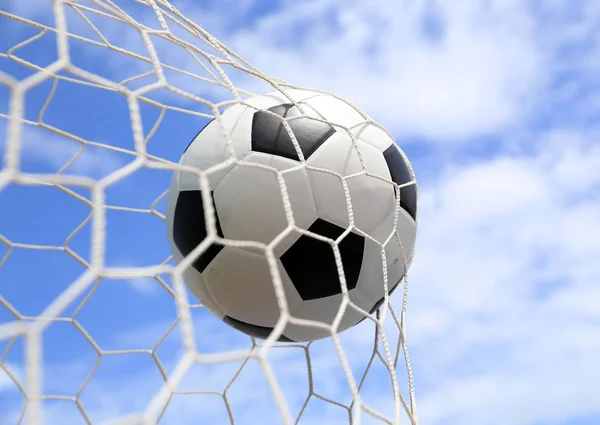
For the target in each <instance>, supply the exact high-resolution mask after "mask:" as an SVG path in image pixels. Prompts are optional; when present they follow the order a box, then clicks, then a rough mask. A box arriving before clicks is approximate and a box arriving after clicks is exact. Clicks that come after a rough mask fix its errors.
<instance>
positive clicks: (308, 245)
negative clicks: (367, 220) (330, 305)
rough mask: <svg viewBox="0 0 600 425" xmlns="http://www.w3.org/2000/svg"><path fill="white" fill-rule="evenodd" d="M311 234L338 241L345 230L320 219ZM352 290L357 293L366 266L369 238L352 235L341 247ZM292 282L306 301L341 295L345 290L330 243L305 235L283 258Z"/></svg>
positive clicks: (344, 266) (310, 229)
mask: <svg viewBox="0 0 600 425" xmlns="http://www.w3.org/2000/svg"><path fill="white" fill-rule="evenodd" d="M308 230H309V231H310V232H313V233H315V234H317V235H321V236H324V237H327V238H330V239H333V240H336V239H337V238H338V237H339V236H340V235H341V234H342V233H344V229H343V228H341V227H339V226H336V225H335V224H332V223H329V222H327V221H325V220H322V219H317V220H316V221H315V222H314V223H313V224H312V225H311V226H310V227H309V228H308ZM338 247H339V250H340V254H341V257H342V265H343V268H344V273H345V277H346V285H347V287H348V290H351V289H354V288H355V287H356V284H357V282H358V276H359V274H360V269H361V266H362V259H363V252H364V249H365V238H364V237H362V236H361V235H357V234H356V233H348V234H347V235H346V236H345V237H344V238H343V239H342V240H341V242H340V243H339V245H338ZM280 260H281V263H282V264H283V267H284V268H285V270H286V272H287V274H288V276H289V278H290V280H291V281H292V283H293V284H294V286H295V287H296V290H297V291H298V294H299V295H300V297H301V298H302V299H303V300H314V299H318V298H324V297H328V296H331V295H336V294H340V293H341V292H342V286H341V284H340V279H339V275H338V271H337V265H336V262H335V256H334V254H333V248H332V247H331V245H329V244H328V243H326V242H323V241H320V240H317V239H315V238H313V237H311V236H306V235H302V236H300V238H298V240H297V241H296V242H295V243H294V244H293V245H292V246H291V247H290V248H289V249H288V250H287V251H286V252H285V253H284V254H283V255H282V256H281V258H280Z"/></svg>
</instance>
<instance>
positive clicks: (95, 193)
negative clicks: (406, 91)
mask: <svg viewBox="0 0 600 425" xmlns="http://www.w3.org/2000/svg"><path fill="white" fill-rule="evenodd" d="M9 4H10V5H12V6H8V8H7V9H5V10H0V28H2V29H1V30H0V34H2V36H1V37H0V39H1V40H2V41H1V42H0V46H1V48H2V50H1V53H0V58H1V59H2V62H0V118H1V120H0V127H2V128H1V129H0V130H2V132H3V133H4V134H5V136H4V137H2V138H0V142H1V143H2V144H0V147H1V149H0V152H1V155H2V156H1V160H2V164H3V165H2V169H1V173H0V205H2V208H0V423H1V424H3V425H4V424H9V423H10V424H12V423H15V424H21V423H29V424H32V425H33V424H36V425H38V424H42V423H50V424H61V425H67V424H81V423H86V424H92V423H119V424H126V423H127V424H134V423H135V424H155V423H173V424H186V423H195V424H197V423H203V424H211V425H213V424H215V425H219V424H228V423H231V424H245V423H249V424H250V423H252V424H256V423H260V424H276V423H284V424H293V423H300V424H324V423H327V424H332V423H352V424H359V423H362V424H371V423H389V424H398V423H412V424H416V423H417V419H416V410H415V401H414V397H413V384H412V375H411V368H410V362H409V357H408V352H407V349H406V344H405V311H406V296H407V283H408V280H407V277H406V275H405V276H404V280H403V284H402V285H399V286H401V287H403V288H404V293H403V294H402V295H400V294H399V293H398V294H397V296H398V298H397V300H398V304H400V306H401V309H400V311H398V312H396V310H395V309H394V307H393V305H392V304H390V303H389V296H388V295H386V298H385V301H384V303H383V304H382V306H381V307H380V309H379V310H378V311H377V312H376V313H373V314H369V313H368V312H363V313H364V314H365V315H366V316H368V318H367V320H364V321H363V322H361V324H360V325H357V326H356V327H355V328H352V329H350V330H348V331H346V332H344V333H340V334H338V333H337V332H336V330H335V326H334V327H332V328H331V337H329V338H326V339H323V340H319V341H315V342H312V343H278V342H276V339H277V337H278V335H276V334H277V332H276V331H274V332H273V333H272V334H271V337H270V338H269V339H267V340H256V339H253V338H250V337H248V336H245V335H243V334H241V333H240V332H238V331H236V330H233V329H232V328H229V327H228V326H226V325H223V324H222V322H220V321H219V320H218V319H216V318H215V317H213V316H212V315H210V314H208V313H207V312H206V311H205V309H204V308H203V307H202V306H201V305H199V304H195V302H196V300H195V299H194V298H193V296H191V295H190V293H189V292H188V290H187V288H186V286H185V283H184V282H183V280H182V278H181V274H180V272H181V270H182V267H185V266H186V265H187V264H190V263H191V262H192V261H193V260H194V258H191V256H192V254H193V255H196V256H197V255H199V254H200V252H194V253H192V254H190V258H187V259H186V261H185V262H184V264H181V265H180V266H178V267H175V265H174V264H173V262H172V261H171V257H170V252H169V248H168V243H167V240H166V236H165V225H164V219H165V212H164V211H165V203H166V202H165V196H166V190H167V188H168V184H169V181H170V178H171V175H172V172H173V171H174V170H175V169H176V168H177V166H178V165H177V162H178V160H179V156H180V155H181V153H182V152H183V150H184V149H185V147H186V145H187V143H188V142H189V140H191V138H193V136H194V135H195V133H197V131H198V129H199V128H201V127H202V125H203V123H205V122H207V121H208V120H210V119H212V118H216V119H219V114H218V111H220V110H222V109H223V108H225V107H228V106H231V105H233V104H235V103H242V102H244V99H246V98H247V97H248V96H251V95H253V94H254V93H264V92H267V91H272V90H273V88H275V89H276V90H279V91H281V92H282V93H285V90H286V89H289V88H294V87H295V86H292V85H290V84H288V83H286V82H284V81H283V80H281V79H278V78H275V77H270V76H267V75H265V74H264V73H262V72H261V71H260V70H258V69H256V68H255V67H253V66H252V65H251V64H249V63H248V62H247V61H245V60H244V59H242V58H241V57H240V56H238V55H236V54H235V53H234V52H233V51H232V50H230V49H229V48H228V47H226V46H225V45H224V44H223V43H221V42H220V41H218V40H217V39H216V38H215V37H213V36H212V35H211V34H210V33H209V32H207V31H206V30H205V29H203V28H202V27H200V26H199V25H197V24H196V23H194V22H193V21H192V20H191V19H192V18H194V19H196V20H199V21H202V20H205V21H206V25H213V23H214V22H216V21H217V18H216V17H215V16H216V15H212V14H211V13H212V12H210V11H206V12H205V13H203V12H202V11H198V10H197V8H193V7H192V6H191V4H190V3H184V5H186V6H187V7H186V8H187V9H189V10H190V12H189V13H182V12H180V11H179V10H178V9H176V8H175V7H174V6H173V5H171V4H170V3H168V2H167V1H165V0H143V1H142V0H138V1H133V0H127V1H125V0H123V1H120V2H115V1H109V0H102V1H101V0H94V1H89V2H84V1H51V0H39V1H33V2H24V3H14V4H13V3H9ZM3 7H4V6H3ZM186 15H187V16H186ZM243 42H244V41H243V37H241V38H240V39H235V40H232V43H233V44H236V43H237V44H239V43H243ZM242 87H244V88H242ZM365 123H371V121H370V120H369V119H368V118H365ZM372 124H373V125H376V124H375V123H372ZM223 143H224V144H225V143H228V141H227V140H225V139H224V140H223ZM411 172H412V170H411ZM205 174H206V173H204V172H202V171H199V172H198V175H199V178H205ZM340 178H342V177H341V176H340ZM345 178H347V177H345ZM342 179H343V178H342ZM413 183H414V182H411V183H410V184H413ZM390 184H392V183H390ZM396 190H398V186H397V185H396ZM348 202H349V201H348ZM286 208H289V206H286ZM349 208H350V210H351V206H350V207H349ZM210 237H212V236H210ZM215 238H216V236H215ZM215 240H216V239H215ZM220 243H223V244H227V243H231V241H228V240H221V241H220ZM236 243H240V241H236ZM404 258H405V257H404ZM404 261H405V265H406V259H405V260H404ZM273 284H274V285H275V287H276V288H277V287H280V286H281V282H280V281H279V280H278V279H277V278H274V279H273ZM280 292H281V291H279V292H277V291H276V293H280ZM398 292H402V291H398ZM280 297H281V295H280ZM344 299H345V302H344V303H342V306H341V308H342V309H344V308H353V306H352V303H351V302H350V300H349V298H348V297H347V296H346V297H345V298H344ZM280 301H281V300H280ZM280 305H281V304H280ZM281 314H282V317H283V319H285V320H293V317H291V315H290V314H289V312H287V311H286V310H285V309H282V313H281Z"/></svg>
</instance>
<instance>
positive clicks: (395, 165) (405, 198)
mask: <svg viewBox="0 0 600 425" xmlns="http://www.w3.org/2000/svg"><path fill="white" fill-rule="evenodd" d="M383 157H384V158H385V162H386V163H387V166H388V168H389V170H390V175H391V177H392V181H393V182H394V183H396V184H397V185H403V184H406V183H408V182H410V181H412V180H413V178H412V176H411V173H410V169H409V168H408V165H407V164H406V162H405V161H404V158H403V157H402V154H401V153H400V151H399V150H398V148H397V147H396V145H394V144H392V145H390V147H389V148H387V149H386V150H385V151H384V152H383ZM400 207H401V208H402V209H404V211H406V212H407V213H408V214H409V215H410V216H411V217H412V218H413V219H415V220H416V218H417V186H416V185H415V184H412V185H409V186H405V187H403V188H401V189H400Z"/></svg>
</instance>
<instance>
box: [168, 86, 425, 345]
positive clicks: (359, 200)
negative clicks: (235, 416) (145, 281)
mask: <svg viewBox="0 0 600 425" xmlns="http://www.w3.org/2000/svg"><path fill="white" fill-rule="evenodd" d="M285 93H286V95H287V96H286V95H284V94H282V93H280V92H277V93H271V94H267V95H262V96H256V97H252V98H250V99H247V100H246V101H245V103H247V105H249V106H247V105H243V104H236V105H234V106H231V107H230V108H228V109H226V110H225V111H224V112H223V113H222V114H221V116H220V122H219V120H216V119H215V120H212V121H211V122H210V123H209V124H208V125H207V126H206V127H205V128H204V129H202V130H201V131H200V132H199V133H198V135H197V136H196V137H195V138H194V140H193V141H192V142H191V143H190V145H189V146H188V148H187V149H186V151H185V153H184V154H183V156H182V158H181V161H180V164H182V165H185V166H188V167H194V168H196V169H198V170H202V171H208V173H207V182H208V184H207V186H208V187H209V188H210V191H209V192H208V191H207V190H206V191H204V192H205V193H203V187H202V186H201V183H200V178H199V175H198V174H197V173H194V172H190V171H185V170H179V171H177V172H175V174H174V176H173V179H172V182H171V186H170V189H169V194H168V206H167V229H168V237H169V241H170V245H171V249H172V253H173V258H174V261H175V263H177V264H179V263H180V262H181V261H182V260H183V259H184V257H186V256H187V255H188V254H190V253H191V252H192V250H194V249H195V248H196V247H197V246H198V245H199V244H200V243H202V241H203V240H204V239H205V238H206V237H207V235H208V230H209V229H210V226H211V223H212V225H214V226H215V229H216V234H217V235H218V236H220V237H221V238H224V239H226V240H228V241H233V242H235V243H234V244H218V243H212V244H210V245H208V246H207V247H206V249H204V250H203V251H202V253H201V254H200V255H199V256H197V257H196V258H195V261H194V262H193V264H192V266H191V267H188V268H187V269H186V270H185V271H184V274H183V278H184V280H185V282H186V284H187V286H188V287H189V289H190V291H191V292H192V293H193V294H194V295H195V296H196V297H197V298H198V300H199V301H200V302H201V303H202V304H203V305H204V306H205V307H206V308H207V309H208V310H209V311H211V312H212V313H213V314H214V315H215V316H217V317H218V318H219V319H221V320H223V321H224V322H225V323H227V324H228V325H230V326H232V327H234V328H236V329H238V330H240V331H242V332H244V333H245V334H248V335H250V336H253V337H256V338H260V339H265V338H267V337H268V336H269V335H270V334H271V332H272V331H273V328H274V326H275V325H276V324H277V322H278V320H279V319H280V312H281V310H280V307H279V305H278V302H277V297H276V295H275V286H274V281H275V279H276V278H277V276H279V279H281V283H282V286H283V293H284V295H285V300H286V301H287V307H288V311H289V313H290V315H291V316H292V317H294V318H299V319H307V320H312V321H317V322H320V323H322V324H324V325H331V324H332V323H333V321H334V319H335V317H336V315H337V314H338V311H339V309H340V306H341V302H342V299H343V294H342V285H341V281H340V274H339V271H338V270H340V271H342V273H343V276H344V277H345V281H346V286H347V289H348V295H349V298H350V301H352V303H353V304H354V305H356V306H358V307H360V308H361V309H362V310H364V311H367V312H370V313H374V312H375V311H376V310H377V309H378V308H379V307H380V306H381V304H382V303H383V300H384V270H386V272H387V273H386V274H387V285H388V291H389V292H390V293H391V292H392V291H393V290H394V289H395V288H396V286H397V285H398V283H399V282H400V281H401V279H402V278H403V276H404V273H405V266H404V259H406V261H407V264H408V265H410V264H411V262H412V253H413V247H414V244H415V237H416V229H417V188H416V183H415V182H414V180H415V178H414V174H413V172H412V168H411V167H410V165H409V162H408V160H407V159H406V157H405V156H404V154H403V153H402V151H401V150H400V149H399V148H398V146H397V145H396V144H395V143H394V140H393V139H392V138H390V137H389V136H388V135H387V133H386V132H385V131H383V130H381V129H380V128H379V127H377V126H375V125H373V124H369V123H368V122H367V121H366V118H365V117H364V116H363V115H361V113H359V112H358V111H357V110H356V109H355V108H354V107H352V106H350V105H349V104H348V103H346V102H344V101H342V100H339V99H337V98H336V97H333V96H331V95H326V94H321V93H316V92H310V91H305V90H287V91H285ZM288 97H290V98H291V100H290V99H289V98H288ZM295 117H298V118H295ZM293 118H295V119H293ZM311 118H317V119H318V120H315V119H311ZM284 119H285V120H287V122H288V124H289V127H290V128H291V130H292V132H293V134H294V136H295V139H296V142H297V143H294V142H293V140H292V138H291V137H290V133H289V132H288V130H287V129H286V127H285V126H284V124H283V120H284ZM319 120H321V121H319ZM322 120H326V121H327V122H328V123H325V122H324V121H322ZM329 123H331V124H329ZM338 126H339V127H338ZM349 133H351V134H352V135H353V136H354V138H355V140H354V141H353V139H352V137H351V136H350V134H349ZM228 139H229V140H230V143H228V142H227V140H228ZM300 153H301V155H300ZM232 158H237V159H238V160H239V161H241V162H238V163H232V162H230V163H227V161H228V160H231V159H232ZM219 164H223V166H221V167H215V166H217V165H219ZM211 167H212V168H211ZM286 170H288V171H287V172H285V171H286ZM278 172H280V174H279V177H278ZM281 172H283V173H281ZM361 172H362V173H363V174H360V173H361ZM345 177H348V178H345ZM392 182H393V183H396V184H397V185H405V186H404V187H402V188H398V186H395V185H394V184H393V183H392ZM410 182H412V184H409V185H406V184H407V183H410ZM281 183H284V187H283V188H282V187H281ZM204 187H206V186H204ZM286 192H287V198H286V197H285V196H284V194H285V193H286ZM346 194H347V195H348V197H347V196H346ZM397 195H399V196H397ZM347 198H348V199H347ZM284 199H286V202H289V206H290V208H291V212H292V215H291V217H288V216H287V215H286V208H285V207H284ZM210 203H212V207H213V211H214V216H212V217H211V215H210V214H209V211H210V210H208V208H209V207H210ZM350 217H352V219H353V224H354V226H353V227H352V228H351V229H350V232H348V233H346V234H345V236H344V237H343V238H342V239H341V240H338V238H340V236H341V235H342V234H344V232H345V231H346V230H347V229H348V228H350V224H351V219H350ZM294 226H295V227H294ZM298 229H301V230H307V231H308V232H310V233H308V234H303V233H301V232H300V231H298ZM357 229H358V230H357ZM286 230H289V232H288V233H285V234H282V233H284V231H286ZM314 235H318V236H319V237H320V239H319V237H317V238H315V237H314ZM280 236H281V237H280ZM322 238H326V240H323V239H322ZM241 241H249V242H252V243H253V244H251V245H245V246H240V245H239V242H241ZM333 241H338V244H337V246H338V248H339V254H340V257H341V262H340V263H341V264H340V265H341V266H342V267H341V268H338V262H336V259H335V256H334V248H333ZM267 245H268V246H267ZM267 249H272V253H273V254H274V258H275V261H274V262H273V261H271V262H269V260H268V256H267ZM384 262H385V264H384ZM384 266H385V267H384ZM364 318H365V315H364V314H362V313H361V312H359V311H358V310H356V309H354V308H352V307H350V306H347V307H346V309H345V313H344V314H343V316H342V320H341V322H340V323H339V326H338V327H337V329H335V331H336V332H338V333H339V332H342V331H344V330H346V329H348V328H350V327H352V326H354V325H356V324H357V323H358V322H360V321H362V320H363V319H364ZM330 335H331V330H329V329H327V328H324V327H319V326H307V325H305V324H296V323H291V322H289V321H288V322H287V325H286V326H285V328H284V331H283V333H282V334H281V336H280V338H279V340H280V341H314V340H317V339H321V338H325V337H327V336H330Z"/></svg>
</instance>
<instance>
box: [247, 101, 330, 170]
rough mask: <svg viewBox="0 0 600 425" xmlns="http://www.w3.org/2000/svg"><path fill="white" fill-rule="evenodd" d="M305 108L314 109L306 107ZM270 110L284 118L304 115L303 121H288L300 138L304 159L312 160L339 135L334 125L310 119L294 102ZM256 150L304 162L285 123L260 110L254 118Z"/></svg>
mask: <svg viewBox="0 0 600 425" xmlns="http://www.w3.org/2000/svg"><path fill="white" fill-rule="evenodd" d="M302 108H303V109H304V108H310V107H309V106H308V105H305V104H303V105H302ZM268 111H270V112H273V113H275V114H277V115H279V116H280V117H284V118H291V117H298V116H303V118H298V119H294V120H291V121H288V124H289V126H290V128H291V129H292V132H293V133H294V136H295V137H296V141H297V142H298V145H299V146H300V150H301V151H302V154H303V155H304V159H308V158H309V157H310V156H311V155H312V154H313V153H314V152H315V151H316V150H317V149H318V148H319V146H321V145H322V144H323V143H324V142H325V141H326V140H327V139H328V138H329V137H331V135H332V134H333V133H335V128H333V126H331V125H329V124H325V123H323V122H320V121H315V120H312V119H310V118H306V115H305V114H303V113H302V111H301V110H300V109H299V108H298V107H297V106H295V105H293V104H291V103H290V104H284V105H277V106H274V107H272V108H269V109H268ZM252 150H253V151H254V152H263V153H268V154H272V155H277V156H282V157H285V158H289V159H293V160H296V161H299V160H300V159H299V157H298V154H297V152H296V148H295V146H294V143H293V142H292V139H291V137H290V135H289V132H288V131H287V129H286V128H285V126H284V125H283V122H282V120H281V119H280V118H277V117H275V116H273V115H271V114H269V113H267V112H264V111H257V112H256V113H255V114H254V115H253V117H252Z"/></svg>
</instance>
